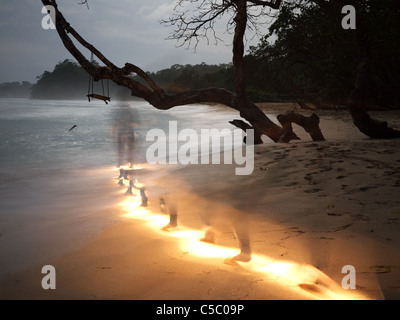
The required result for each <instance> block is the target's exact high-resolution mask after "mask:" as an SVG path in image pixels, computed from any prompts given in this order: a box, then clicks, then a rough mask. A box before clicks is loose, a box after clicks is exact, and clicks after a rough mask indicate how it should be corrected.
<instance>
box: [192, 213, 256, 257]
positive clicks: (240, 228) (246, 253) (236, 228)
mask: <svg viewBox="0 0 400 320" xmlns="http://www.w3.org/2000/svg"><path fill="white" fill-rule="evenodd" d="M201 218H202V221H203V223H204V225H205V226H206V230H205V233H204V237H203V238H201V239H200V241H203V242H207V243H215V242H216V231H215V228H214V225H215V222H216V219H217V214H216V212H212V213H211V212H207V214H202V215H201ZM225 219H227V220H228V221H230V223H231V225H232V228H233V232H234V233H235V236H236V239H237V240H238V245H239V249H240V252H239V254H237V255H236V256H234V257H231V258H228V259H226V261H225V262H226V263H228V264H229V263H230V262H234V261H242V262H249V261H250V260H251V244H250V234H249V220H248V217H246V215H245V214H244V213H242V212H240V211H237V210H235V209H234V208H232V211H231V213H230V214H229V215H228V216H225Z"/></svg>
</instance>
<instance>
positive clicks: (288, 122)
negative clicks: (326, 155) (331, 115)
mask: <svg viewBox="0 0 400 320" xmlns="http://www.w3.org/2000/svg"><path fill="white" fill-rule="evenodd" d="M277 119H278V121H279V123H280V124H281V125H282V127H283V128H284V129H287V130H288V132H290V131H291V130H292V123H295V124H297V125H299V126H301V127H303V128H304V130H305V131H306V132H308V133H309V134H310V136H311V138H312V139H313V141H325V138H324V136H323V134H322V132H321V129H320V128H319V117H318V116H317V115H316V114H315V113H313V114H312V115H311V116H309V117H306V116H303V115H301V114H299V113H296V112H294V111H288V112H286V113H285V114H280V115H278V116H277Z"/></svg>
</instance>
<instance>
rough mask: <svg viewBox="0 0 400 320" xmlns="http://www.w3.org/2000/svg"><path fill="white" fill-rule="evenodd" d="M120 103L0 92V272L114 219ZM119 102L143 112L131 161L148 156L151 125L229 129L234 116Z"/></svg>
mask: <svg viewBox="0 0 400 320" xmlns="http://www.w3.org/2000/svg"><path fill="white" fill-rule="evenodd" d="M121 103H122V102H117V101H112V102H111V103H110V104H109V105H105V104H104V103H103V102H101V101H100V102H97V101H95V102H90V103H89V102H87V101H54V100H27V99H0V276H4V275H6V274H10V273H13V272H18V271H20V270H23V269H24V268H27V267H28V266H31V265H36V264H38V265H45V264H49V263H50V262H51V259H53V258H54V257H57V256H58V255H62V254H65V253H67V252H68V251H69V250H71V249H72V248H74V247H76V245H79V244H82V243H84V241H86V240H87V239H89V238H90V237H91V236H92V235H94V234H96V232H98V231H100V230H102V229H103V228H105V227H107V226H109V225H111V224H112V223H114V222H116V221H118V219H119V218H120V217H119V212H118V210H116V208H117V207H118V203H119V202H120V201H121V200H122V199H121V195H120V194H119V193H118V188H117V186H116V184H115V182H114V181H113V177H114V176H115V175H116V173H115V172H114V171H113V170H112V169H113V168H115V167H116V164H117V146H116V142H115V139H114V138H115V137H114V136H113V123H115V117H117V116H118V115H117V114H118V112H117V110H118V107H119V106H120V105H121ZM124 103H128V104H129V106H130V107H131V108H135V110H136V111H137V113H138V115H139V117H140V123H139V126H138V127H137V128H136V129H135V131H136V137H137V138H136V142H135V153H134V161H135V163H146V158H145V155H146V149H147V147H148V146H149V145H150V144H151V143H152V142H146V133H147V132H148V131H149V130H150V129H152V128H160V129H162V130H164V131H165V132H166V133H168V125H169V121H172V120H173V121H177V123H178V130H181V129H184V128H190V129H195V130H196V131H198V132H200V130H201V129H218V130H222V129H224V128H228V129H231V130H232V129H234V128H233V127H232V126H231V125H230V124H229V123H228V121H229V120H232V119H234V118H235V117H238V114H237V113H236V112H234V111H233V110H229V109H226V111H225V110H223V111H221V110H217V108H215V107H210V106H204V105H192V106H183V107H177V108H174V109H172V110H169V111H160V110H156V109H155V108H153V107H151V106H150V105H149V104H148V103H146V102H142V101H131V102H124ZM74 125H77V127H75V128H74V129H72V130H71V131H69V129H70V128H72V126H74ZM154 172H156V173H157V169H156V170H154Z"/></svg>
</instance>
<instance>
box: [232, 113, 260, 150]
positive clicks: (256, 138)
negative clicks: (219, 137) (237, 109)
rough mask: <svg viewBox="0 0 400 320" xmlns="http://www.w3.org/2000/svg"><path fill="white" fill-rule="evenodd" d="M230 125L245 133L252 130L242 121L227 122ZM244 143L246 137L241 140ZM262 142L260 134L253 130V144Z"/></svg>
mask: <svg viewBox="0 0 400 320" xmlns="http://www.w3.org/2000/svg"><path fill="white" fill-rule="evenodd" d="M229 123H230V124H233V125H234V126H235V127H238V128H240V129H242V130H243V131H244V132H246V130H247V129H254V128H253V127H252V126H251V125H249V124H248V123H246V122H244V121H243V120H238V119H235V120H232V121H229ZM243 142H244V143H246V137H244V140H243ZM263 143H264V142H263V141H262V139H261V133H260V131H258V130H257V129H254V144H263Z"/></svg>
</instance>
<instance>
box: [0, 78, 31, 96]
mask: <svg viewBox="0 0 400 320" xmlns="http://www.w3.org/2000/svg"><path fill="white" fill-rule="evenodd" d="M31 87H32V83H30V82H28V81H22V82H17V81H14V82H3V83H0V98H29V97H30V94H31Z"/></svg>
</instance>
